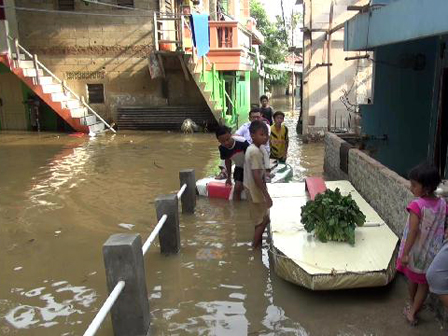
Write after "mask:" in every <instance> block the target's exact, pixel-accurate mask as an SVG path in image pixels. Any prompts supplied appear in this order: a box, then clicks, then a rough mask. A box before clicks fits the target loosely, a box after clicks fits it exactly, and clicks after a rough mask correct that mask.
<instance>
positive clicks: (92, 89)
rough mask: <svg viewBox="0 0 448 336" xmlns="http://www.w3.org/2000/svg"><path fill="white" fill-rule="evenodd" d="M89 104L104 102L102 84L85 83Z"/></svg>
mask: <svg viewBox="0 0 448 336" xmlns="http://www.w3.org/2000/svg"><path fill="white" fill-rule="evenodd" d="M87 96H88V98H89V104H104V85H103V84H87Z"/></svg>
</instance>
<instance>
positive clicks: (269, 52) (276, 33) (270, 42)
mask: <svg viewBox="0 0 448 336" xmlns="http://www.w3.org/2000/svg"><path fill="white" fill-rule="evenodd" d="M250 14H251V16H252V17H253V18H254V19H255V20H256V21H257V28H258V30H259V31H260V32H261V33H262V34H263V36H264V39H265V40H264V44H262V45H261V46H260V53H261V55H262V56H264V57H265V63H266V64H279V63H283V62H284V61H285V56H286V54H287V51H288V34H287V32H286V29H285V22H284V21H283V20H282V18H281V17H280V16H277V17H276V22H275V23H272V22H270V21H269V19H268V16H267V14H266V10H265V9H264V7H263V5H262V4H261V3H260V2H259V1H258V0H250ZM265 71H266V74H267V75H269V76H267V80H266V85H267V86H268V87H269V86H271V85H272V84H277V83H282V84H285V83H287V81H288V74H286V73H285V72H281V71H276V70H273V69H269V68H266V69H265Z"/></svg>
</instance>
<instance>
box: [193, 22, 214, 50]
mask: <svg viewBox="0 0 448 336" xmlns="http://www.w3.org/2000/svg"><path fill="white" fill-rule="evenodd" d="M191 28H192V31H193V42H194V45H195V46H196V49H197V52H198V57H202V56H204V55H206V54H207V53H208V52H209V51H210V35H209V28H208V14H191Z"/></svg>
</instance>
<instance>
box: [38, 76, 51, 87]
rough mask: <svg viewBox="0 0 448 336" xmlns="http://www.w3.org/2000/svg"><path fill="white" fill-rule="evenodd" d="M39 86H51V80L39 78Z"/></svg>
mask: <svg viewBox="0 0 448 336" xmlns="http://www.w3.org/2000/svg"><path fill="white" fill-rule="evenodd" d="M39 81H40V85H49V84H53V78H52V77H51V76H42V77H39Z"/></svg>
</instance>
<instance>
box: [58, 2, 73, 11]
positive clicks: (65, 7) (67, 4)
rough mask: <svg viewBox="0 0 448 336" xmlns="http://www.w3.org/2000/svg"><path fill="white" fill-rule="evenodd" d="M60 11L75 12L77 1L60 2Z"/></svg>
mask: <svg viewBox="0 0 448 336" xmlns="http://www.w3.org/2000/svg"><path fill="white" fill-rule="evenodd" d="M58 10H65V11H72V10H75V0H58Z"/></svg>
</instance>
